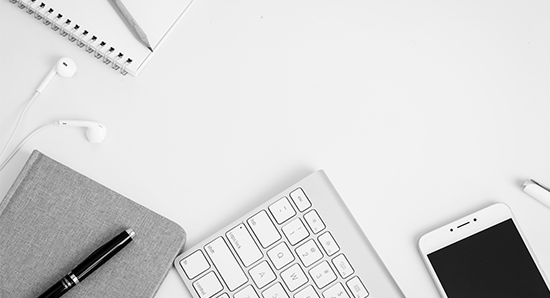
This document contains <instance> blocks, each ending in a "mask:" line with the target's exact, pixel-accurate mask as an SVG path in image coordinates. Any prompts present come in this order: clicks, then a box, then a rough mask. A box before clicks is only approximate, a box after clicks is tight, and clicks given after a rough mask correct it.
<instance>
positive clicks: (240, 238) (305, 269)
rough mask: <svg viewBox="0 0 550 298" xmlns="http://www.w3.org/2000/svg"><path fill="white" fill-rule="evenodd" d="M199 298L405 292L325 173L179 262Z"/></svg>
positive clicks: (361, 297)
mask: <svg viewBox="0 0 550 298" xmlns="http://www.w3.org/2000/svg"><path fill="white" fill-rule="evenodd" d="M174 266H175V267H176V269H177V271H178V273H179V274H180V276H181V278H182V279H183V281H184V283H185V284H186V286H187V287H188V289H189V291H190V292H191V294H192V296H193V297H195V298H366V297H386V298H392V297H404V296H403V295H402V294H401V292H400V290H399V289H398V287H397V286H396V285H395V283H394V282H393V279H392V278H391V276H390V275H389V273H388V272H387V270H386V269H385V267H384V265H383V264H382V262H381V261H380V259H379V258H378V256H377V255H376V253H375V252H374V250H373V248H372V247H371V245H370V244H369V243H368V240H367V239H366V237H365V236H364V234H362V232H361V230H360V228H359V227H358V225H357V224H356V222H355V220H354V219H353V217H352V215H351V214H350V213H349V210H347V208H346V207H345V204H344V203H343V201H342V200H341V199H340V197H339V196H338V194H337V193H336V190H335V189H334V187H333V186H332V184H331V183H330V181H329V180H328V178H327V177H326V175H325V173H324V172H323V171H318V172H315V173H313V174H312V175H310V176H308V177H306V178H305V179H303V180H302V181H300V182H298V183H297V184H296V185H293V186H291V187H290V188H288V189H287V190H285V191H284V192H282V193H281V194H280V195H278V196H276V197H274V198H272V199H271V200H269V201H267V202H265V203H264V204H262V205H261V206H259V207H258V208H256V209H254V210H252V211H251V212H249V213H248V214H246V215H244V216H242V217H241V218H239V219H238V220H237V221H235V222H234V223H232V224H230V225H228V226H227V227H226V228H225V229H222V230H221V231H219V232H218V233H216V234H214V235H212V236H211V237H209V238H208V239H206V240H204V241H202V242H201V243H199V244H198V245H196V246H195V247H192V248H189V249H187V250H186V251H185V252H184V253H183V254H181V255H180V256H178V257H177V258H176V260H175V261H174Z"/></svg>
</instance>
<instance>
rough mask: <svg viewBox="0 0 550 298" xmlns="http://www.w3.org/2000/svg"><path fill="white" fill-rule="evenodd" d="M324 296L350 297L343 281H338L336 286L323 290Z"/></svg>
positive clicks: (329, 297)
mask: <svg viewBox="0 0 550 298" xmlns="http://www.w3.org/2000/svg"><path fill="white" fill-rule="evenodd" d="M323 297H324V298H350V297H349V295H348V293H346V290H344V286H342V284H341V283H337V284H335V285H334V286H332V287H330V288H329V289H328V290H326V291H325V292H323Z"/></svg>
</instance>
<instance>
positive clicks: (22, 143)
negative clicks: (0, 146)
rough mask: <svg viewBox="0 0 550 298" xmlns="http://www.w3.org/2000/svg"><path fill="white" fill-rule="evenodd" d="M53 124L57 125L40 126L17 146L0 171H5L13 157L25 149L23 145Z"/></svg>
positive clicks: (0, 166)
mask: <svg viewBox="0 0 550 298" xmlns="http://www.w3.org/2000/svg"><path fill="white" fill-rule="evenodd" d="M52 124H55V122H53V123H48V124H44V125H42V126H40V127H39V128H37V129H35V130H34V131H33V132H31V133H30V134H29V135H28V136H27V137H26V138H25V139H24V140H23V141H21V143H19V146H17V148H15V149H14V150H13V152H12V153H11V154H10V156H8V158H7V159H6V160H5V161H4V162H3V163H2V165H0V171H2V170H3V169H4V167H5V166H6V165H7V164H8V162H10V160H11V159H12V158H13V156H14V155H15V154H16V153H17V151H19V149H21V147H23V145H24V144H25V143H26V142H27V141H28V140H29V139H30V138H32V137H33V136H34V135H35V134H37V133H38V132H39V131H41V130H42V129H44V128H46V127H48V126H49V125H52Z"/></svg>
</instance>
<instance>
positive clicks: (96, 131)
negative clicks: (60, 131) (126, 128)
mask: <svg viewBox="0 0 550 298" xmlns="http://www.w3.org/2000/svg"><path fill="white" fill-rule="evenodd" d="M55 124H57V125H61V126H77V127H86V128H87V129H86V137H87V138H88V141H90V142H92V143H101V142H102V141H103V139H105V136H106V135H107V127H105V125H103V124H101V123H97V122H93V121H84V120H59V121H56V122H55Z"/></svg>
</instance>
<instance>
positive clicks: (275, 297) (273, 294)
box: [262, 282, 289, 298]
mask: <svg viewBox="0 0 550 298" xmlns="http://www.w3.org/2000/svg"><path fill="white" fill-rule="evenodd" d="M262 296H263V297H264V298H289V297H288V294H287V293H286V291H285V290H284V289H283V286H282V285H281V283H279V282H278V283H276V284H274V285H272V286H271V287H269V288H268V289H267V290H265V291H263V293H262Z"/></svg>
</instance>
